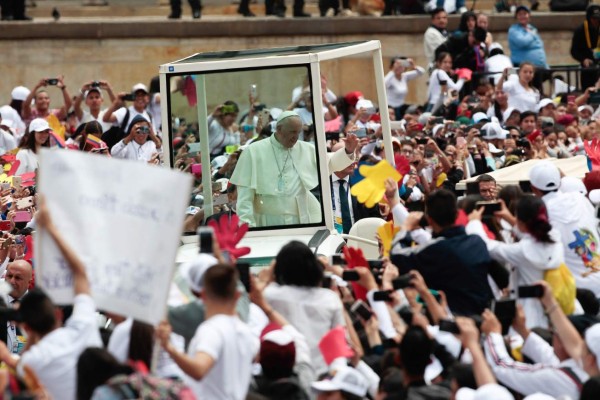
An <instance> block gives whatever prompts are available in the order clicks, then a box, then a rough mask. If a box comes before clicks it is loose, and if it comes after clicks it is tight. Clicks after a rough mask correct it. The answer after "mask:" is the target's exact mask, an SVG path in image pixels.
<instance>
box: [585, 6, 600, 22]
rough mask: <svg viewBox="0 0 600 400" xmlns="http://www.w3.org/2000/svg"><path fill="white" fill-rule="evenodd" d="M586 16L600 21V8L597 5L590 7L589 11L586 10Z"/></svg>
mask: <svg viewBox="0 0 600 400" xmlns="http://www.w3.org/2000/svg"><path fill="white" fill-rule="evenodd" d="M585 16H586V18H587V19H590V18H597V19H600V6H598V5H597V4H592V5H590V6H589V7H588V8H587V10H585Z"/></svg>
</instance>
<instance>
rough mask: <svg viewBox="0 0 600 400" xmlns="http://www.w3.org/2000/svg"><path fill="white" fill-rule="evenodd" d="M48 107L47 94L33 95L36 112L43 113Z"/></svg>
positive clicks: (48, 99)
mask: <svg viewBox="0 0 600 400" xmlns="http://www.w3.org/2000/svg"><path fill="white" fill-rule="evenodd" d="M49 107H50V96H48V93H46V92H44V91H41V92H39V93H38V94H36V95H35V108H37V110H38V111H43V112H45V111H46V110H48V108H49Z"/></svg>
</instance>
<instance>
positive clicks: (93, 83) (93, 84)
mask: <svg viewBox="0 0 600 400" xmlns="http://www.w3.org/2000/svg"><path fill="white" fill-rule="evenodd" d="M90 86H91V87H96V88H97V87H100V82H98V81H94V82H92V84H91V85H90Z"/></svg>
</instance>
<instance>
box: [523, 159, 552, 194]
mask: <svg viewBox="0 0 600 400" xmlns="http://www.w3.org/2000/svg"><path fill="white" fill-rule="evenodd" d="M529 181H530V182H531V185H532V186H533V187H535V188H537V189H539V190H544V191H548V190H557V189H558V188H559V187H560V171H559V170H558V168H557V167H556V165H554V164H553V163H551V162H550V161H540V162H538V163H537V164H536V165H534V166H533V168H531V170H530V171H529Z"/></svg>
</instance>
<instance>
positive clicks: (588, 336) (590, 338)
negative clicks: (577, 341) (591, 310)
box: [585, 324, 600, 368]
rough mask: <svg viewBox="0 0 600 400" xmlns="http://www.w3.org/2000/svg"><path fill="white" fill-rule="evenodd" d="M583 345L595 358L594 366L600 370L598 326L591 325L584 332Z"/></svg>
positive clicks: (599, 332)
mask: <svg viewBox="0 0 600 400" xmlns="http://www.w3.org/2000/svg"><path fill="white" fill-rule="evenodd" d="M585 344H586V345H587V347H588V349H590V351H591V352H592V353H593V354H594V356H596V365H598V368H600V324H595V325H592V326H590V327H589V328H588V329H587V330H586V331H585Z"/></svg>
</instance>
